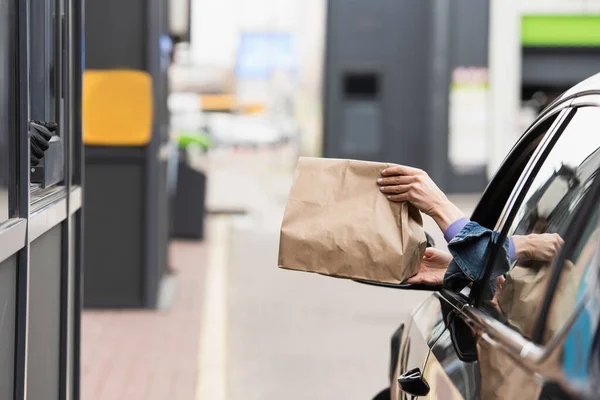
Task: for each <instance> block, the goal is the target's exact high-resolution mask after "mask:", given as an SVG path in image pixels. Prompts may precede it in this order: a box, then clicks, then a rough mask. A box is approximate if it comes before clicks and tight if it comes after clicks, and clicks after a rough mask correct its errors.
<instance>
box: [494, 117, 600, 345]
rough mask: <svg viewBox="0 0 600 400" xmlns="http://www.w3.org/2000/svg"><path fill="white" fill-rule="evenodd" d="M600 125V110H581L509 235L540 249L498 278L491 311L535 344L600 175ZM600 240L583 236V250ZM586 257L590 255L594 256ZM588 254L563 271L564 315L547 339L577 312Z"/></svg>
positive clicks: (552, 320) (552, 322)
mask: <svg viewBox="0 0 600 400" xmlns="http://www.w3.org/2000/svg"><path fill="white" fill-rule="evenodd" d="M599 122H600V110H599V109H597V108H592V107H586V108H581V109H579V110H577V112H576V113H575V115H574V116H573V119H572V120H571V121H570V122H569V124H568V126H567V127H566V129H565V131H564V132H563V133H562V135H561V137H560V138H559V139H558V141H557V142H556V144H555V145H554V147H553V148H552V150H551V151H550V153H549V154H548V157H547V158H546V159H545V160H544V161H543V163H542V166H541V169H540V170H539V172H538V173H537V175H536V177H535V179H534V181H533V184H532V185H531V187H530V188H529V190H528V191H527V194H526V196H525V199H524V201H523V202H522V203H521V205H519V209H518V212H517V213H516V218H515V220H514V221H513V223H512V225H511V227H510V229H509V236H513V235H524V236H527V237H528V238H536V240H537V242H536V243H537V245H536V246H534V247H532V248H531V251H530V252H529V253H531V255H528V256H527V257H521V258H520V259H517V260H514V261H513V263H512V265H511V270H510V272H509V273H508V274H507V275H506V276H505V277H500V278H498V281H497V282H496V293H495V295H494V298H493V299H492V301H491V305H492V306H493V307H494V308H495V311H497V312H499V313H501V317H502V319H505V320H506V321H507V322H508V324H509V325H511V326H512V327H513V328H515V329H516V330H518V331H520V332H521V333H522V334H523V335H524V336H526V337H529V338H531V336H532V334H533V329H534V327H535V323H536V322H537V320H538V316H539V308H540V306H541V304H542V301H543V300H544V298H545V296H546V288H547V285H548V279H549V278H550V271H551V270H552V268H550V266H551V265H552V264H553V260H554V258H555V257H556V255H557V254H558V253H557V251H558V250H559V248H560V244H561V243H562V238H564V236H565V231H566V229H567V227H568V226H569V223H570V222H571V220H572V218H573V216H574V212H575V209H576V208H577V205H578V204H579V203H580V201H581V199H582V198H583V197H584V196H585V194H586V193H587V191H588V190H589V188H590V186H591V183H592V182H593V180H594V178H595V177H596V174H597V172H598V170H599V169H600V134H598V133H597V132H596V131H597V126H598V123H599ZM595 222H596V221H594V227H595V226H596V225H595ZM544 234H557V235H558V236H556V235H544ZM537 235H541V236H537ZM596 238H597V231H594V230H592V231H590V232H588V235H587V236H582V238H581V240H582V241H585V243H584V242H582V245H581V246H582V248H584V247H585V246H586V245H587V246H588V247H587V248H588V249H589V248H590V247H589V246H591V245H589V244H588V242H587V241H589V243H593V244H594V245H595V244H596ZM594 248H595V247H594ZM551 249H554V252H553V251H551ZM536 253H539V254H536ZM542 253H543V254H542ZM582 254H584V255H585V254H587V255H589V252H585V253H582ZM582 254H575V255H574V257H573V258H571V260H570V261H569V262H567V263H565V265H564V266H563V273H564V274H565V275H566V276H568V279H562V283H564V285H562V286H561V285H559V287H558V288H557V291H560V292H561V293H560V297H561V298H562V301H561V305H560V307H559V309H560V311H556V312H555V314H556V315H554V314H553V315H549V316H548V322H549V323H548V325H547V327H546V328H547V332H545V336H546V337H552V335H553V334H554V333H555V332H556V331H557V330H559V329H560V328H561V327H562V326H563V324H564V322H565V321H566V319H567V318H568V317H569V316H570V312H572V311H573V308H574V306H575V300H576V296H577V287H578V285H579V282H580V281H581V277H582V275H583V271H584V269H585V265H587V264H586V261H585V260H586V259H587V258H588V256H585V257H584V255H582ZM540 260H544V261H540ZM557 307H558V306H557ZM557 310H558V309H557Z"/></svg>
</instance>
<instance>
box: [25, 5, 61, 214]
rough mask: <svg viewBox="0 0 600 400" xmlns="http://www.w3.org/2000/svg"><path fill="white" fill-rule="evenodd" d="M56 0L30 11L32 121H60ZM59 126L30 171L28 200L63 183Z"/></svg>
mask: <svg viewBox="0 0 600 400" xmlns="http://www.w3.org/2000/svg"><path fill="white" fill-rule="evenodd" d="M59 3H60V2H59V0H42V1H41V2H40V7H33V8H32V9H31V11H30V18H31V23H30V38H31V40H30V55H31V63H30V64H31V66H30V112H31V119H32V120H34V121H45V122H52V123H59V124H60V122H61V118H60V115H59V112H60V110H61V98H60V96H61V91H60V88H61V82H60V81H59V79H58V77H59V73H60V63H59V62H58V60H59V55H60V46H59V40H60V35H59V33H60V29H59V27H60V17H59V13H58V5H59ZM62 130H63V127H61V126H60V125H59V126H58V129H57V130H56V131H55V132H53V136H52V138H51V139H50V142H49V144H48V146H49V147H48V149H47V150H46V151H45V152H44V157H43V158H42V159H41V160H40V162H39V164H38V165H37V166H32V168H31V189H32V190H31V201H32V203H37V202H38V201H39V200H40V199H42V198H43V197H44V196H46V195H48V194H49V193H50V192H53V191H56V189H57V187H56V185H58V184H61V182H62V181H63V180H64V164H65V151H64V140H62Z"/></svg>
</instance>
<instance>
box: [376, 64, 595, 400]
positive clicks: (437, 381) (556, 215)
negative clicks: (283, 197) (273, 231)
mask: <svg viewBox="0 0 600 400" xmlns="http://www.w3.org/2000/svg"><path fill="white" fill-rule="evenodd" d="M598 171H600V74H597V75H595V76H593V77H591V78H588V79H587V80H585V81H583V82H581V83H579V84H577V85H575V86H574V87H573V88H571V89H569V90H568V91H566V92H565V93H563V94H562V95H561V96H559V97H558V98H557V99H555V100H554V101H553V102H552V103H551V104H550V105H548V107H547V108H545V109H544V110H543V111H542V112H541V113H540V115H539V116H538V117H537V118H536V119H535V121H534V122H533V124H532V125H531V126H530V127H529V128H528V129H527V130H526V131H525V133H524V134H523V135H522V136H521V138H520V139H519V140H518V141H517V143H516V144H515V145H514V147H513V148H512V150H511V151H510V152H509V154H508V155H507V156H506V158H505V160H504V161H503V163H502V164H501V166H500V167H499V169H498V171H497V172H496V174H495V175H494V176H493V177H492V179H491V180H490V183H489V184H488V186H487V188H486V189H485V191H484V193H483V195H482V197H481V199H480V201H479V203H478V205H477V207H476V208H475V211H474V212H473V214H472V216H471V220H472V221H476V222H478V223H479V224H480V225H482V226H484V227H487V228H489V229H492V230H495V231H496V232H499V233H500V237H499V239H498V240H497V241H492V243H491V244H490V245H489V246H488V248H487V251H486V254H485V261H484V262H482V265H481V271H482V272H481V274H480V279H476V280H475V281H474V282H472V283H471V284H470V285H469V286H467V287H466V288H464V289H463V290H462V291H461V292H459V293H457V292H455V291H451V290H448V289H447V288H444V287H425V286H422V285H421V286H418V287H414V286H412V285H407V284H401V285H381V286H386V287H395V288H397V289H403V290H405V289H421V290H431V291H432V292H433V293H432V294H431V295H430V296H429V297H428V298H427V299H426V300H425V301H424V302H423V303H422V304H421V305H420V306H418V308H417V309H416V310H414V312H413V313H412V315H411V317H410V320H408V321H406V322H405V323H402V324H401V325H400V326H399V328H398V329H397V331H396V332H395V333H394V334H393V335H392V346H391V349H392V351H391V362H390V369H389V370H390V372H389V380H390V386H389V388H386V389H385V390H383V391H382V392H381V393H379V394H378V395H377V396H376V397H375V399H377V400H381V399H386V400H387V399H392V400H399V399H402V400H407V399H419V398H428V399H484V400H488V399H598V398H600V347H599V342H600V337H599V332H600V329H599V328H600V281H599V279H598V273H599V270H600V251H599V250H600V247H599V239H600V235H599V232H600V178H598ZM534 233H538V234H539V233H556V234H558V235H560V237H561V238H562V239H563V240H564V244H563V245H562V246H561V248H560V250H559V251H558V253H557V254H556V256H555V257H554V259H553V260H551V261H548V262H540V261H535V262H533V261H528V260H516V261H514V262H510V265H509V264H508V263H509V260H508V259H507V257H506V253H504V252H503V251H502V250H501V247H502V246H501V244H502V243H503V241H504V239H505V238H507V237H510V236H512V235H528V234H534ZM501 262H505V263H506V264H507V266H508V267H509V268H510V269H509V272H508V273H506V274H505V275H504V277H505V281H504V283H503V284H500V285H499V286H498V285H497V283H498V282H497V281H496V278H495V277H493V269H494V267H495V266H497V265H498V263H501ZM366 283H370V284H377V283H374V282H366ZM500 283H501V280H500ZM493 287H495V288H496V289H495V290H494V289H491V290H490V289H489V288H493Z"/></svg>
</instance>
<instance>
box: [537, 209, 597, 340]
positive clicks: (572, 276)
mask: <svg viewBox="0 0 600 400" xmlns="http://www.w3.org/2000/svg"><path fill="white" fill-rule="evenodd" d="M594 203H595V204H594V206H593V209H592V211H591V212H589V213H587V212H586V217H587V223H586V224H585V226H584V228H583V229H582V230H581V231H580V232H578V235H576V237H575V241H576V243H575V245H574V246H573V250H572V252H570V254H568V255H565V256H566V257H564V262H561V264H562V267H561V269H560V274H559V276H558V281H557V283H556V286H555V287H553V288H551V290H552V293H549V294H548V295H547V296H551V303H550V307H549V308H548V311H547V312H545V313H544V315H541V319H542V321H541V322H542V324H543V325H542V328H543V329H542V331H541V332H540V334H541V340H540V341H541V343H543V344H547V343H548V342H549V341H550V340H552V339H553V338H554V337H555V336H556V334H557V333H558V332H560V331H561V329H562V328H563V327H564V326H565V325H566V323H567V321H568V320H569V318H570V317H571V316H572V315H573V312H574V310H575V308H576V306H577V304H578V303H579V302H580V301H582V300H583V298H584V294H585V293H586V291H587V288H588V284H595V283H596V282H595V280H592V279H589V276H590V272H591V271H590V266H591V265H592V264H593V261H594V257H595V256H596V252H597V250H598V239H599V238H600V235H599V233H600V223H599V222H600V220H599V217H600V202H598V201H594ZM589 334H593V332H588V336H589ZM579 336H580V338H582V337H581V334H580V335H579ZM590 339H591V336H590ZM580 344H581V345H583V343H580Z"/></svg>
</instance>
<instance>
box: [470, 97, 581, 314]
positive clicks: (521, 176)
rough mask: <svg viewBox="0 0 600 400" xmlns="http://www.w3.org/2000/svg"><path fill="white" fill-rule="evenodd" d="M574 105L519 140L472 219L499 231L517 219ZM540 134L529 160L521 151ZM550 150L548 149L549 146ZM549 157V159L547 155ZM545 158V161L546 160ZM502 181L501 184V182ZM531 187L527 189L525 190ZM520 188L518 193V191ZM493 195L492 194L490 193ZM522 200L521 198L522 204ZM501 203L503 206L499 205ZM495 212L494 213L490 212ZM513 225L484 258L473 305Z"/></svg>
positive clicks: (554, 113)
mask: <svg viewBox="0 0 600 400" xmlns="http://www.w3.org/2000/svg"><path fill="white" fill-rule="evenodd" d="M569 105H570V102H569V103H568V104H565V105H564V107H560V108H558V109H557V110H556V111H552V112H548V113H546V114H545V115H544V116H542V117H541V118H540V119H539V120H537V121H536V122H534V124H533V125H532V126H531V127H530V128H529V129H528V130H527V132H526V133H525V134H524V135H523V137H522V138H521V139H520V140H519V142H518V143H517V145H516V146H515V147H513V149H512V150H511V152H510V153H509V155H508V156H507V157H506V158H505V160H504V162H503V164H502V166H501V167H500V169H499V170H498V172H497V173H496V175H494V178H493V179H492V181H491V182H490V184H489V185H488V187H487V188H486V190H485V192H484V194H483V195H482V197H481V200H480V202H479V204H478V205H477V207H476V209H475V211H474V213H473V216H472V218H471V219H472V220H473V221H475V222H477V223H479V224H480V225H482V226H485V227H486V228H488V229H496V227H497V226H498V224H500V223H501V222H502V221H507V220H508V218H509V217H510V216H511V215H510V214H511V212H512V213H513V215H512V219H514V217H515V214H516V211H518V210H515V203H517V202H518V203H519V204H520V203H521V202H522V200H523V199H522V197H524V195H525V194H526V190H527V189H528V188H529V186H531V183H532V182H533V179H534V178H535V176H536V175H537V172H538V171H539V168H540V167H541V163H540V161H541V162H543V160H545V159H546V156H547V153H548V152H549V151H550V150H551V149H552V148H553V146H554V143H556V140H558V138H559V137H560V133H562V131H564V129H565V128H566V126H567V125H568V123H565V122H568V121H569V119H568V118H569V116H571V117H572V115H573V113H574V111H572V109H571V108H570V107H569ZM549 118H553V120H552V122H551V123H550V126H549V127H548V128H547V129H546V130H543V131H538V129H540V127H542V126H546V125H544V123H545V122H546V121H548V120H549ZM539 135H543V137H542V140H541V142H540V143H539V144H538V145H537V146H536V148H535V149H534V150H533V154H532V155H531V156H530V157H529V156H528V155H526V154H523V152H522V151H521V150H523V149H525V148H526V147H528V146H530V145H531V144H532V143H533V142H534V141H535V140H536V139H537V138H538V137H539ZM549 145H550V148H549V149H548V146H549ZM544 154H546V156H544ZM542 156H543V159H542ZM525 157H528V159H527V161H526V165H525V166H524V169H523V171H521V172H519V171H517V167H516V166H517V165H520V163H519V161H522V160H523V159H524V158H525ZM509 174H515V175H516V174H518V176H516V178H515V179H513V178H512V177H510V176H509ZM507 178H508V180H509V181H513V182H514V184H513V185H512V186H510V185H506V184H503V183H504V182H503V181H506V180H507ZM498 181H500V182H498ZM526 185H527V187H525V186H526ZM517 189H518V190H517ZM488 193H489V194H488ZM519 197H521V199H520V201H519ZM498 204H500V206H498ZM490 210H491V212H490ZM509 227H510V223H508V224H507V223H504V228H503V229H502V231H501V232H500V233H501V235H500V238H499V240H498V242H497V243H496V244H495V245H493V246H489V248H488V249H487V251H486V254H485V256H484V260H485V261H484V262H483V268H484V273H483V279H482V280H481V281H479V282H473V287H472V289H471V292H470V294H469V304H472V305H474V306H475V307H479V303H480V300H481V297H482V295H483V291H484V284H483V283H484V282H487V280H488V279H489V276H490V274H491V272H492V264H493V263H492V262H491V261H492V260H495V258H496V256H497V253H498V251H499V248H500V246H498V243H502V242H503V241H504V238H506V235H507V231H508V228H509Z"/></svg>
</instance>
